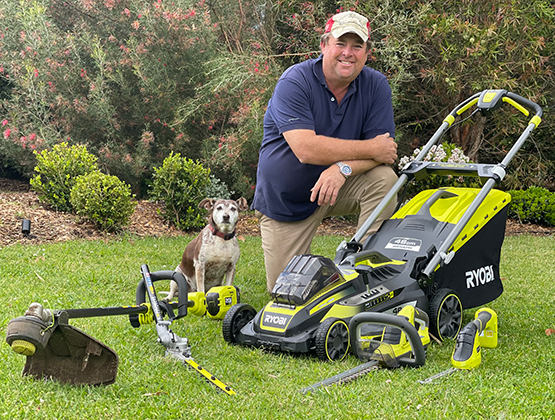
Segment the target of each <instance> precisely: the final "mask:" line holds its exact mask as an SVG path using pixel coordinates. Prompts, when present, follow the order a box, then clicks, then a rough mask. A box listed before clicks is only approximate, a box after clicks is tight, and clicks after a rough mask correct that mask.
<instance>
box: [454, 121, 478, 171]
mask: <svg viewBox="0 0 555 420" xmlns="http://www.w3.org/2000/svg"><path fill="white" fill-rule="evenodd" d="M485 125H486V118H485V117H482V116H476V117H475V118H474V119H473V120H472V121H469V122H466V123H463V124H460V125H457V126H454V127H452V129H451V139H452V141H453V143H455V144H456V145H457V146H459V147H460V148H461V149H462V150H463V152H464V153H465V155H466V156H468V157H469V158H470V160H471V161H472V162H478V151H479V150H480V147H481V146H482V143H483V142H484V127H485Z"/></svg>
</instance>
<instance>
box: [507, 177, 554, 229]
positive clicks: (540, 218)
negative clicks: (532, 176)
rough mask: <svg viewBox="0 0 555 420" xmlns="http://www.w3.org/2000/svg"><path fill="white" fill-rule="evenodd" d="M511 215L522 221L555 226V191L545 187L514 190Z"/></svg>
mask: <svg viewBox="0 0 555 420" xmlns="http://www.w3.org/2000/svg"><path fill="white" fill-rule="evenodd" d="M509 194H511V207H510V209H509V217H510V218H512V219H517V220H520V221H521V222H522V223H534V224H538V225H546V226H555V193H552V192H549V191H548V190H546V189H545V188H541V187H530V188H528V189H527V190H512V191H509Z"/></svg>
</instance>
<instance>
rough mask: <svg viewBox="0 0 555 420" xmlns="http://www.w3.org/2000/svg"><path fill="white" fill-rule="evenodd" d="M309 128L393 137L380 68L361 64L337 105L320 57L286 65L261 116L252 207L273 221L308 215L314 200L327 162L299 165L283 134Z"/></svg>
mask: <svg viewBox="0 0 555 420" xmlns="http://www.w3.org/2000/svg"><path fill="white" fill-rule="evenodd" d="M296 129H307V130H314V132H315V133H316V134H318V135H324V136H329V137H336V138H340V139H347V140H356V139H360V140H364V139H370V138H373V137H376V136H377V135H380V134H384V133H390V135H391V136H394V132H395V124H394V122H393V107H392V104H391V88H390V87H389V84H388V82H387V79H386V77H385V76H384V75H383V74H381V73H380V72H378V71H376V70H374V69H372V68H370V67H364V68H363V69H362V72H361V73H360V74H359V76H358V77H357V78H356V79H355V80H354V81H353V82H352V83H351V85H350V86H349V89H348V91H347V94H346V95H345V97H344V98H343V100H342V101H341V104H340V105H339V106H337V101H336V100H335V97H334V96H333V94H332V93H331V91H330V90H328V88H327V86H326V81H325V79H324V73H323V70H322V56H320V57H319V58H317V59H312V60H307V61H304V62H302V63H299V64H296V65H294V66H291V67H290V68H288V69H287V70H286V71H285V72H284V73H283V75H282V76H281V78H280V79H279V81H278V83H277V85H276V87H275V90H274V93H273V95H272V98H271V99H270V101H269V102H268V109H267V111H266V114H265V116H264V139H263V140H262V145H261V147H260V155H259V161H258V170H257V181H256V190H255V195H254V200H253V203H252V208H253V209H255V210H258V211H260V212H261V213H263V214H265V215H266V216H268V217H270V218H272V219H274V220H279V221H289V222H293V221H299V220H304V219H306V218H307V217H309V216H310V215H311V214H312V213H314V211H315V210H316V208H317V207H318V203H316V202H311V201H310V194H311V192H310V190H311V188H312V187H313V186H314V184H316V181H317V180H318V178H319V177H320V174H321V173H322V172H323V171H324V170H325V169H326V168H328V167H329V166H328V165H326V166H321V165H309V164H303V163H301V162H300V161H299V159H297V157H296V156H295V154H294V153H293V151H292V150H291V148H290V147H289V144H288V143H287V141H286V140H285V138H284V137H283V133H284V132H286V131H289V130H296Z"/></svg>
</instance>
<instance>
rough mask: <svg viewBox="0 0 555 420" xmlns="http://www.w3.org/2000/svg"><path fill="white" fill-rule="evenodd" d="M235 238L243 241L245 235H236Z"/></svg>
mask: <svg viewBox="0 0 555 420" xmlns="http://www.w3.org/2000/svg"><path fill="white" fill-rule="evenodd" d="M237 239H238V240H240V241H241V242H245V237H244V236H243V235H237Z"/></svg>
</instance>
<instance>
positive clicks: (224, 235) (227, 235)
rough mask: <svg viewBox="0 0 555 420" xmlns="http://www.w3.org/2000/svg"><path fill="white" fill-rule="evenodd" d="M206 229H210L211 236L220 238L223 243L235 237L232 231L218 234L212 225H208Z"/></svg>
mask: <svg viewBox="0 0 555 420" xmlns="http://www.w3.org/2000/svg"><path fill="white" fill-rule="evenodd" d="M208 227H209V228H210V231H211V232H212V235H216V236H218V237H220V238H222V239H223V240H224V241H229V240H230V239H232V238H233V237H234V236H235V231H233V232H231V233H223V232H220V231H219V230H218V229H216V228H215V227H214V226H212V225H208Z"/></svg>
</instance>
